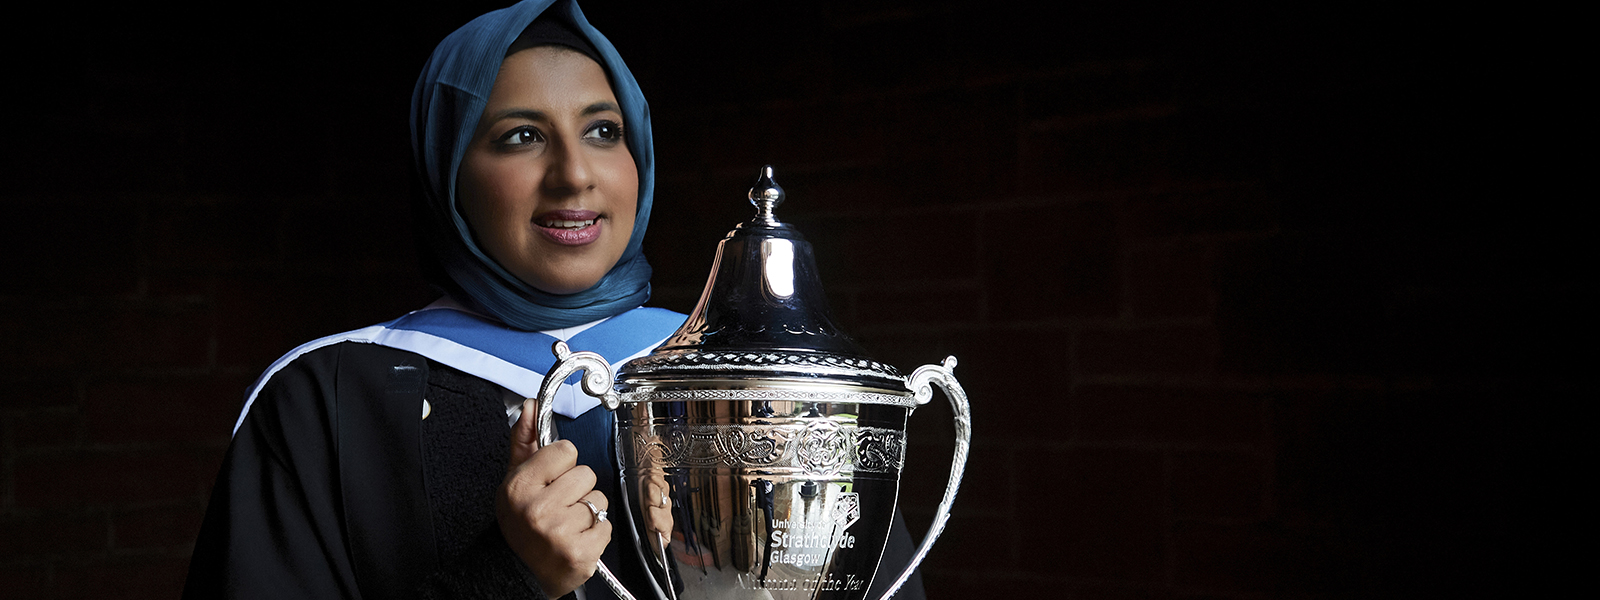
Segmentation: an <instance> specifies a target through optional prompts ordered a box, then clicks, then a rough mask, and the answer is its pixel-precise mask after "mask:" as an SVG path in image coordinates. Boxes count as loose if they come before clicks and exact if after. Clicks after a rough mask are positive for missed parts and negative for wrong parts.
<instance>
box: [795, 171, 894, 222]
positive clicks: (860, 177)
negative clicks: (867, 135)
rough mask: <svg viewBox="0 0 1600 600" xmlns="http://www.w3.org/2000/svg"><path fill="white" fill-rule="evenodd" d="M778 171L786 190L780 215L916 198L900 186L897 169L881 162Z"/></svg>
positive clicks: (851, 209)
mask: <svg viewBox="0 0 1600 600" xmlns="http://www.w3.org/2000/svg"><path fill="white" fill-rule="evenodd" d="M778 173H779V175H778V178H779V183H781V184H782V185H783V189H784V191H785V192H786V193H787V194H788V199H787V200H785V201H784V204H783V206H782V207H780V208H779V209H778V211H779V212H778V215H779V216H778V218H779V219H783V218H784V217H783V215H784V214H786V213H789V212H794V213H795V214H798V215H805V214H810V213H814V212H860V211H861V210H862V209H863V208H866V207H873V208H878V207H885V206H891V205H896V206H897V205H900V204H904V203H909V202H914V201H916V200H918V198H915V197H913V196H912V195H911V194H907V193H906V191H905V190H904V189H901V188H900V186H899V185H898V184H900V183H901V180H902V178H901V177H899V173H897V172H896V171H894V170H891V169H888V168H886V167H885V166H883V165H882V164H870V165H855V164H830V165H827V166H822V167H817V168H813V169H806V170H803V171H791V172H789V174H788V175H783V173H784V171H781V170H780V171H778Z"/></svg>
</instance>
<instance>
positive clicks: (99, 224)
mask: <svg viewBox="0 0 1600 600" xmlns="http://www.w3.org/2000/svg"><path fill="white" fill-rule="evenodd" d="M781 4H782V5H783V6H778V7H762V8H750V7H720V6H704V5H700V6H694V7H687V8H685V7H677V6H671V7H668V6H659V7H653V8H648V9H642V10H641V9H630V10H623V9H622V8H620V7H618V6H614V5H612V4H609V3H605V2H595V1H591V2H588V3H586V5H585V7H586V10H587V12H588V14H589V16H590V19H591V21H593V22H594V23H595V25H596V26H597V27H599V28H600V29H601V30H602V31H604V32H606V33H607V34H608V35H609V36H610V37H611V38H612V40H613V41H614V42H615V43H616V45H617V46H618V48H619V50H620V51H621V52H622V55H623V56H624V57H625V58H626V59H627V60H628V61H629V64H630V66H631V67H632V68H633V70H634V73H635V74H636V75H637V77H638V79H639V80H640V83H641V85H642V86H643V88H644V90H645V93H646V95H647V97H648V98H649V99H650V101H651V107H652V112H653V118H654V123H655V130H656V143H657V153H658V156H659V157H660V158H659V185H658V187H659V189H658V192H657V200H656V210H655V216H654V218H653V222H652V227H651V230H650V231H651V233H650V236H649V237H648V238H647V240H646V254H647V256H649V257H650V259H651V261H652V263H653V264H654V266H655V268H656V277H655V300H654V301H653V302H652V304H654V305H657V306H664V307H667V308H673V309H676V310H679V311H685V312H687V311H688V310H690V309H691V308H692V307H693V303H694V300H695V298H696V297H697V296H698V294H699V292H700V287H701V285H702V283H703V281H704V277H705V275H706V272H707V269H708V268H709V267H710V260H711V256H712V252H713V250H714V247H715V243H716V241H717V240H718V239H720V237H721V236H722V234H723V233H724V232H725V231H726V230H727V229H729V228H730V227H731V226H732V225H733V224H734V223H737V222H739V221H740V220H743V219H745V218H747V217H748V215H749V213H750V208H749V205H748V203H746V202H745V200H744V199H743V195H744V192H745V189H746V188H747V187H748V186H749V184H750V182H751V180H752V179H753V177H754V175H755V173H756V169H757V168H758V167H760V166H761V165H763V164H769V163H770V164H773V165H775V166H776V168H777V172H778V177H779V181H780V182H781V183H782V184H783V185H784V187H785V188H786V189H787V190H788V193H789V201H788V202H787V203H786V204H784V206H783V207H782V209H781V212H780V215H781V216H783V217H785V218H786V219H787V220H790V221H792V222H794V223H796V224H798V225H799V226H800V227H801V228H802V231H804V232H805V233H806V235H807V236H808V237H809V238H810V239H811V241H812V242H813V243H814V245H815V247H816V251H817V254H818V259H819V262H820V268H821V270H822V275H823V277H824V282H825V284H826V288H827V292H828V294H829V296H830V298H831V299H832V302H833V310H834V312H835V313H836V315H837V316H838V317H839V319H840V321H841V324H842V325H843V326H845V328H846V329H847V331H850V332H852V333H854V334H855V335H856V336H857V337H859V338H860V339H861V341H862V342H863V343H864V344H865V346H866V347H867V348H868V349H869V350H871V351H872V352H874V353H875V354H876V355H877V356H878V357H879V358H880V359H883V360H886V361H888V362H892V363H895V364H897V365H899V366H900V367H902V368H903V369H908V370H909V369H910V368H911V367H914V366H916V365H919V364H924V363H929V362H934V361H937V360H939V359H941V358H943V357H944V356H946V355H949V354H954V355H956V356H958V357H959V358H960V361H961V363H960V366H959V367H958V368H957V371H956V372H957V374H958V375H959V376H960V377H961V380H962V382H963V383H964V385H966V386H967V389H968V392H969V394H970V395H971V397H972V403H973V411H974V415H975V418H974V426H973V427H974V447H973V454H972V459H971V463H970V464H969V466H968V471H967V478H966V482H965V485H964V487H963V489H962V493H961V495H960V496H959V497H958V499H957V504H956V508H955V512H954V517H953V518H952V520H951V521H950V525H949V528H948V530H947V531H946V533H945V535H944V537H943V538H942V539H941V541H940V543H939V545H938V546H936V547H935V549H934V551H933V553H932V554H931V555H930V557H929V558H928V561H927V562H926V563H925V565H924V570H923V572H924V580H925V582H926V583H927V585H928V590H929V597H930V598H934V599H951V598H975V597H1049V598H1073V599H1101V598H1196V599H1198V598H1239V599H1245V598H1369V597H1413V596H1420V595H1443V594H1450V593H1463V592H1476V593H1484V592H1487V591H1500V590H1507V591H1510V590H1517V591H1524V592H1526V591H1537V590H1539V589H1540V588H1539V587H1537V586H1541V585H1545V582H1547V581H1548V580H1547V579H1545V578H1542V577H1539V576H1537V574H1538V573H1542V572H1563V571H1567V570H1570V569H1572V568H1574V567H1575V564H1576V562H1575V559H1574V558H1564V557H1562V556H1561V555H1559V554H1557V553H1556V552H1555V551H1553V550H1551V548H1553V547H1559V546H1561V545H1562V544H1561V542H1563V541H1566V542H1573V541H1574V538H1576V535H1577V534H1576V533H1564V532H1574V531H1576V530H1577V528H1576V523H1575V521H1573V520H1572V517H1571V516H1570V511H1571V510H1572V509H1573V507H1574V506H1575V501H1574V500H1566V499H1565V498H1567V497H1570V494H1566V493H1564V492H1562V491H1561V489H1560V487H1559V485H1558V483H1557V482H1559V481H1562V478H1563V477H1565V478H1571V477H1572V476H1573V474H1572V473H1570V472H1569V469H1571V466H1572V465H1570V464H1569V463H1570V462H1571V461H1574V460H1575V456H1576V455H1577V452H1578V448H1579V446H1578V441H1577V433H1576V432H1577V427H1578V424H1577V422H1576V420H1575V419H1572V418H1569V417H1565V416H1563V415H1562V413H1563V412H1564V411H1563V410H1561V407H1564V406H1570V405H1576V404H1577V402H1576V401H1577V400H1579V399H1592V398H1593V397H1595V392H1596V385H1595V383H1594V382H1593V378H1592V377H1588V376H1583V375H1582V373H1583V372H1584V371H1583V367H1584V365H1582V364H1580V360H1579V359H1580V356H1581V355H1580V354H1578V353H1570V354H1569V353H1563V352H1558V351H1555V350H1552V349H1551V348H1550V347H1549V346H1547V342H1548V341H1549V340H1550V339H1552V338H1553V337H1555V335H1554V332H1560V333H1559V335H1561V336H1569V337H1572V338H1574V339H1578V340H1587V339H1592V333H1593V331H1594V327H1593V322H1592V318H1591V317H1588V316H1587V313H1588V312H1589V311H1591V310H1592V307H1593V306H1594V305H1595V302H1594V301H1595V294H1594V286H1593V283H1592V282H1591V280H1592V277H1584V278H1582V280H1580V277H1579V273H1580V271H1578V270H1577V268H1578V262H1577V258H1576V254H1577V243H1578V242H1577V240H1578V237H1577V227H1578V225H1577V224H1576V222H1574V221H1569V220H1563V219H1560V218H1552V217H1551V216H1550V215H1548V214H1541V211H1538V210H1532V209H1529V208H1528V206H1529V205H1528V204H1518V203H1516V202H1511V201H1510V200H1509V198H1511V197H1513V196H1515V195H1516V194H1518V193H1523V194H1526V193H1527V192H1528V190H1526V189H1524V188H1514V187H1512V186H1511V185H1510V184H1509V183H1506V182H1505V181H1504V180H1503V179H1500V178H1496V177H1493V176H1491V175H1490V174H1491V173H1492V172H1493V170H1494V168H1495V166H1496V165H1495V164H1494V163H1493V161H1492V158H1493V155H1492V154H1488V153H1482V152H1477V151H1474V150H1472V149H1473V148H1476V147H1478V146H1479V145H1481V144H1485V143H1486V140H1489V139H1493V138H1495V136H1497V135H1499V134H1501V133H1503V131H1502V130H1501V129H1500V127H1501V126H1500V125H1499V124H1498V122H1497V121H1496V120H1495V119H1493V118H1491V117H1490V116H1489V115H1493V114H1496V113H1495V111H1497V110H1502V111H1503V110H1506V109H1505V108H1503V107H1497V106H1495V105H1493V104H1492V103H1491V101H1490V100H1489V99H1488V97H1487V96H1485V95H1484V94H1483V93H1482V92H1483V90H1484V89H1485V88H1488V87H1490V85H1491V84H1490V83H1487V82H1494V81H1501V80H1504V79H1506V78H1512V77H1513V76H1514V71H1515V69H1514V68H1513V66H1512V65H1510V64H1509V63H1508V62H1507V60H1506V59H1505V57H1504V55H1499V54H1496V52H1497V50H1496V48H1495V47H1494V46H1493V44H1492V43H1487V42H1483V41H1481V40H1477V39H1469V37H1468V36H1467V34H1466V33H1465V30H1464V29H1462V28H1460V27H1454V26H1450V25H1449V24H1448V23H1441V22H1440V21H1439V20H1438V18H1437V15H1433V14H1429V13H1423V12H1421V11H1409V10H1396V9H1393V8H1385V9H1384V10H1381V11H1380V10H1358V9H1357V8H1356V7H1349V6H1346V7H1342V8H1339V9H1326V10H1324V9H1314V8H1296V9H1283V8H1271V7H1264V6H1237V5H1236V6H1229V7H1203V6H1190V5H1188V4H1183V3H1174V4H1173V5H1168V4H1163V3H1131V4H1130V3H1105V4H1087V5H1074V6H1070V7H1066V8H1060V7H1058V8H1048V9H1047V8H1029V9H1024V8H1021V7H1020V6H1018V5H1020V4H1022V3H1012V2H999V3H993V2H991V3H984V4H983V5H982V6H981V7H980V8H973V7H969V6H965V5H962V4H957V3H951V2H878V3H874V2H819V3H811V4H806V5H791V4H793V3H781ZM384 6H386V7H387V8H383V9H381V12H378V13H376V14H362V13H360V12H358V11H356V10H352V9H331V12H330V9H327V8H323V7H320V6H314V5H300V4H298V3H297V4H295V5H282V4H275V5H272V6H271V7H270V8H267V9H266V10H268V11H269V12H266V13H251V14H243V15H237V14H223V12H219V11H222V9H221V8H205V9H197V10H195V11H179V10H173V9H150V8H143V7H130V6H124V7H121V8H116V9H111V11H110V12H107V11H105V10H101V9H82V12H81V13H80V14H72V15H68V14H65V13H62V12H58V13H57V14H56V15H55V19H53V20H52V19H41V20H40V21H38V22H32V23H28V22H24V23H11V24H8V25H7V29H14V30H15V31H12V32H11V33H12V34H11V35H9V36H7V37H8V40H9V43H15V44H16V47H15V48H14V49H13V51H12V52H10V53H9V55H10V56H12V57H14V58H15V59H16V61H17V62H18V63H19V64H18V65H16V66H15V68H16V69H17V71H15V72H14V73H13V76H12V77H11V78H10V81H8V83H7V86H8V87H7V96H8V97H9V98H8V100H7V101H8V103H11V102H12V101H16V102H17V103H18V106H16V107H13V108H11V109H8V111H7V112H8V114H7V115H6V123H7V125H6V127H7V132H8V138H9V141H10V143H9V144H7V147H6V149H5V161H4V163H5V166H4V168H5V169H6V171H7V174H6V177H5V182H6V186H5V187H4V188H3V189H0V206H3V208H0V211H3V212H0V265H3V266H0V269H3V273H4V277H3V278H0V312H3V314H4V316H0V336H3V340H4V343H3V345H0V383H3V384H4V387H5V389H6V390H7V393H6V395H5V397H4V398H3V399H0V590H7V592H6V593H5V594H4V595H6V596H7V597H17V598H32V597H39V598H56V597H60V598H88V597H96V598H100V597H114V598H146V597H148V598H170V597H174V596H175V595H176V594H177V593H178V591H179V590H180V589H181V585H182V580H183V575H184V572H185V568H186V565H187V562H188V555H189V552H190V550H191V548H192V542H193V538H194V536H195V533H196V531H197V530H198V527H199V522H200V517H201V515H202V513H203V511H204V508H205V503H206V499H207V496H208V493H209V489H210V486H211V482H212V478H213V477H214V476H215V472H216V469H217V467H218V464H219V462H220V460H221V457H222V453H223V451H224V450H225V448H226V445H227V442H228V432H229V430H230V428H231V426H232V424H233V421H234V419H235V418H236V417H237V414H238V410H239V407H240V405H241V403H242V400H243V393H244V390H245V388H246V386H248V385H249V384H250V383H251V381H253V379H254V378H255V377H256V375H257V374H259V373H260V371H261V370H262V369H263V368H264V367H265V366H266V365H267V364H268V363H270V362H271V361H272V360H274V359H275V358H276V357H278V356H279V355H281V354H282V353H284V352H285V351H287V350H289V349H290V348H293V347H294V346H296V345H298V344H300V343H302V342H305V341H307V340H310V339H313V338H316V337H320V336H323V335H327V334H331V333H335V332H339V331H343V330H348V329H353V328H356V327H361V326H365V325H369V324H372V323H375V322H379V321H383V320H387V319H390V318H393V317H394V316H397V315H399V314H401V313H403V312H404V311H406V310H410V309H413V308H416V307H418V306H421V305H422V304H425V303H426V302H428V301H429V300H431V299H432V297H433V295H432V294H433V292H431V291H430V290H429V289H428V288H427V286H426V285H425V284H423V283H422V281H421V279H420V277H419V276H418V274H417V269H416V266H415V264H414V263H415V254H414V252H413V250H412V247H411V241H410V236H409V220H408V215H407V213H406V209H405V200H406V198H407V197H408V195H409V194H411V193H413V187H414V186H413V183H412V181H411V179H410V158H409V156H410V155H409V148H408V141H407V140H408V138H407V133H406V123H407V114H406V110H407V104H408V102H409V95H410V91H411V86H412V84H413V82H414V80H415V76H416V72H417V71H418V69H419V68H420V66H421V64H422V62H423V60H424V59H425V58H426V56H427V53H428V52H429V51H430V50H431V49H432V45H433V44H434V43H435V42H436V41H437V40H438V39H440V38H441V37H443V36H444V35H445V34H446V33H448V32H449V31H450V30H452V29H454V28H455V27H457V26H459V25H460V24H462V23H464V22H465V21H466V20H468V19H470V18H471V17H472V16H474V15H476V14H478V13H480V12H482V11H483V10H487V9H488V8H492V7H493V5H478V6H471V7H456V8H449V7H439V6H395V5H392V4H389V5H384ZM80 8H81V7H74V9H73V10H80ZM373 10H378V9H373ZM152 11H154V12H152ZM69 16H71V17H72V19H73V20H71V21H68V20H66V19H67V18H68V17H69ZM1534 195H1538V194H1534ZM1496 199H1507V200H1504V201H1501V200H1496ZM1489 200H1496V201H1495V202H1492V203H1491V202H1489ZM1587 271H1592V268H1590V269H1587ZM1585 272H1586V271H1585ZM948 418H949V411H948V409H947V408H942V407H940V406H939V405H938V402H936V403H935V404H933V405H930V407H929V408H924V409H919V410H918V411H917V413H916V414H915V415H913V419H912V422H913V429H912V434H911V435H912V439H911V446H910V457H911V458H910V464H909V466H908V472H907V474H906V476H905V478H904V483H905V485H904V490H903V492H902V506H903V508H904V509H905V511H906V513H907V514H908V516H909V517H910V520H911V521H912V529H913V531H921V530H922V528H923V527H924V526H925V524H926V523H927V521H928V519H929V518H931V516H932V513H933V506H934V504H935V503H936V500H937V496H938V493H939V491H940V489H941V486H942V483H943V481H944V478H945V475H944V473H945V471H944V469H945V468H946V466H947V460H948V459H947V457H948V453H949V450H950V447H951V444H950V442H949V441H948V438H950V436H951V433H950V426H949V423H948ZM1529 499H1533V500H1537V501H1538V502H1539V508H1538V509H1537V510H1533V511H1530V510H1527V509H1526V506H1527V505H1528V502H1527V501H1528V500H1529ZM1530 582H1534V583H1530ZM1513 584H1514V585H1513Z"/></svg>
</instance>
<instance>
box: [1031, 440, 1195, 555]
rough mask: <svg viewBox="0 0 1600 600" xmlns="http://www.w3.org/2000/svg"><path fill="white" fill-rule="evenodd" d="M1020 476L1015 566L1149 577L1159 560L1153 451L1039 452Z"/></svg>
mask: <svg viewBox="0 0 1600 600" xmlns="http://www.w3.org/2000/svg"><path fill="white" fill-rule="evenodd" d="M1023 460H1025V461H1026V462H1027V463H1028V464H1030V465H1034V466H1035V472H1034V473H1033V474H1032V476H1031V477H1025V478H1023V480H1022V481H1021V482H1020V486H1021V487H1020V489H1019V490H1018V493H1019V494H1021V498H1020V502H1019V506H1020V508H1021V510H1020V511H1019V518H1021V519H1023V523H1025V524H1026V526H1024V527H1021V547H1022V548H1023V549H1024V551H1023V553H1022V557H1021V561H1020V563H1019V564H1020V565H1021V566H1022V568H1024V569H1027V570H1028V571H1030V572H1034V573H1041V574H1067V575H1072V576H1079V577H1092V578H1095V579H1100V580H1119V581H1141V582H1153V581H1156V580H1158V579H1159V577H1160V574H1161V572H1162V571H1163V569H1164V565H1165V563H1166V552H1165V550H1164V545H1165V540H1166V516H1165V515H1166V510H1167V507H1166V501H1165V498H1166V494H1165V492H1164V487H1163V485H1162V481H1163V473H1162V459H1161V456H1160V454H1158V453H1156V452H1147V451H1138V450H1118V449H1074V450H1056V451H1039V452H1037V453H1034V454H1033V455H1032V456H1028V457H1026V458H1025V459H1023Z"/></svg>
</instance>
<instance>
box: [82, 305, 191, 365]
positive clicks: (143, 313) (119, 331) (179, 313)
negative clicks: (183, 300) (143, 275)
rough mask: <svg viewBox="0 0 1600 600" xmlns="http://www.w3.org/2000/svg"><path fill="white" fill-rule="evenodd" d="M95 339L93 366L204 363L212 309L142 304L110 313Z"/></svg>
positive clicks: (93, 342)
mask: <svg viewBox="0 0 1600 600" xmlns="http://www.w3.org/2000/svg"><path fill="white" fill-rule="evenodd" d="M104 334H105V337H104V338H102V339H98V340H93V341H92V342H91V343H92V344H95V345H96V347H97V350H98V352H96V355H97V357H96V358H97V361H103V362H98V364H94V365H93V366H94V367H98V368H105V367H107V366H127V367H190V368H194V367H203V366H206V365H208V364H209V363H210V362H211V313H210V311H209V310H208V309H203V308H201V307H193V306H177V307H163V306H154V307H140V308H136V309H134V310H128V311H123V312H120V313H117V314H113V315H110V322H109V323H108V324H107V327H106V328H105V330H104Z"/></svg>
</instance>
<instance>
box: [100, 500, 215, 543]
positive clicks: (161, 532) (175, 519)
mask: <svg viewBox="0 0 1600 600" xmlns="http://www.w3.org/2000/svg"><path fill="white" fill-rule="evenodd" d="M204 516H205V511H204V510H203V509H201V508H200V507H199V506H198V505H192V504H184V505H179V506H167V507H157V508H143V509H137V510H130V511H127V512H120V513H113V514H112V515H111V527H112V547H114V548H119V549H123V548H156V547H182V546H186V545H188V544H192V543H194V540H195V538H196V537H197V536H199V535H200V520H201V518H202V517H204Z"/></svg>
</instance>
